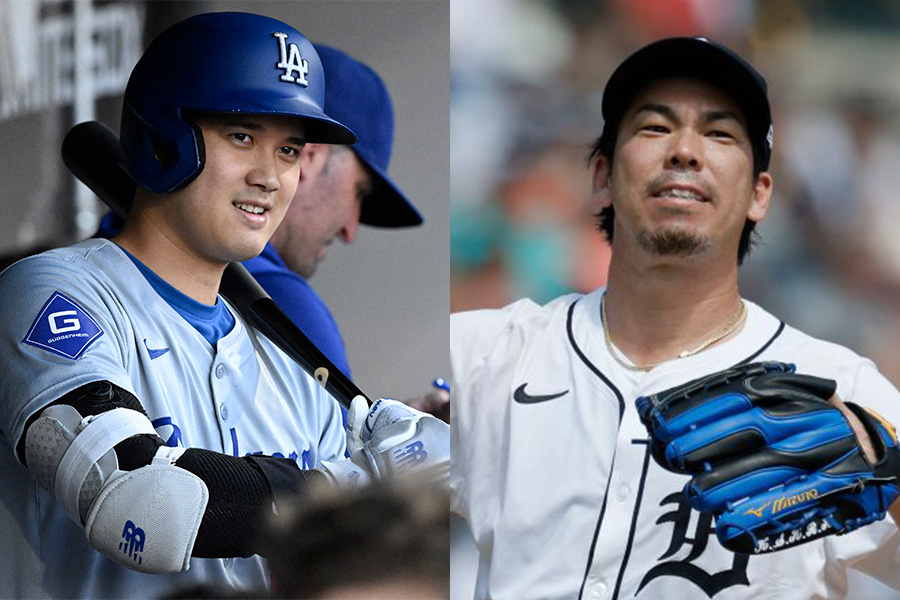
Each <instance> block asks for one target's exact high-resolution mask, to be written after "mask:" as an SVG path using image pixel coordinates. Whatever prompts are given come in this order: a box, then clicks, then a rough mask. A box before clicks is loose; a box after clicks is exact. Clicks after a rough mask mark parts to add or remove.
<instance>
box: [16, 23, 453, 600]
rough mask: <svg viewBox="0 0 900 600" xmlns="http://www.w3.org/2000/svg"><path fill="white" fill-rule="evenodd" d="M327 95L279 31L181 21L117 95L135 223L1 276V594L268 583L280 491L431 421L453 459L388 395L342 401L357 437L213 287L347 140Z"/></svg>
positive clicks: (312, 67)
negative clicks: (310, 172) (268, 544)
mask: <svg viewBox="0 0 900 600" xmlns="http://www.w3.org/2000/svg"><path fill="white" fill-rule="evenodd" d="M235 34H239V40H240V44H237V43H236V42H235V39H234V37H235ZM223 40H226V43H223ZM238 59H239V60H238ZM323 89H324V85H323V72H322V68H321V65H320V63H319V59H318V56H317V55H316V52H315V50H314V48H313V47H312V45H311V44H310V43H309V41H308V40H307V39H306V38H305V37H304V36H303V35H302V34H300V33H299V32H298V31H297V30H295V29H294V28H292V27H290V26H288V25H286V24H284V23H281V22H279V21H276V20H274V19H269V18H267V17H261V16H258V15H251V14H245V13H210V14H206V15H198V16H196V17H192V18H191V19H188V20H186V21H183V22H181V23H179V24H176V25H175V26H173V27H171V28H169V29H168V30H166V31H165V32H164V33H162V34H161V35H160V36H159V37H158V38H157V39H156V40H155V41H154V42H153V44H151V46H150V47H149V48H148V50H147V52H146V53H145V54H144V56H143V57H142V59H141V61H140V62H139V63H138V65H137V66H136V67H135V69H134V71H133V72H132V76H131V79H130V80H129V85H128V89H127V90H126V95H125V103H124V108H123V118H122V126H121V139H122V150H123V164H124V166H125V168H126V170H127V172H128V173H129V175H130V176H131V177H132V178H133V179H134V180H135V181H136V182H137V184H138V189H137V191H136V194H135V198H134V204H133V206H132V209H131V213H130V214H129V218H128V220H127V223H126V225H125V228H124V230H123V232H122V233H121V234H120V235H119V236H117V237H116V238H114V239H113V240H111V241H110V240H99V239H97V240H88V241H85V242H82V243H80V244H76V245H75V246H72V247H69V248H62V249H57V250H52V251H50V252H47V253H44V254H40V255H37V256H34V257H30V258H27V259H25V260H23V261H20V262H19V263H16V264H15V265H13V266H12V267H10V268H9V269H7V270H6V271H4V273H3V274H2V275H0V295H2V297H3V298H4V305H3V307H2V309H0V310H2V314H0V344H2V348H3V356H4V376H3V378H2V379H0V441H2V443H3V446H5V449H2V448H0V450H2V451H0V478H2V480H3V485H2V486H0V532H2V538H3V541H4V543H3V544H2V547H0V558H2V560H0V564H2V567H0V597H20V598H37V597H41V598H75V597H82V598H100V597H102V598H125V597H159V596H161V595H163V594H165V593H169V592H171V591H172V590H173V589H183V588H185V587H186V586H188V585H190V584H192V583H197V582H213V583H215V584H217V585H222V586H226V587H230V588H236V589H256V590H260V589H265V588H266V587H267V581H268V577H267V573H266V569H265V566H264V563H263V560H262V559H261V558H260V557H259V556H256V553H257V552H259V551H260V549H261V548H263V546H262V543H263V540H261V539H260V531H261V524H262V521H263V519H264V517H265V514H266V513H267V512H271V511H272V510H276V509H277V503H278V502H279V497H280V494H291V495H292V496H296V495H298V494H303V493H304V491H305V490H306V489H307V488H308V486H310V485H314V484H319V485H321V484H328V483H331V484H337V485H356V484H358V483H359V482H361V481H365V480H367V479H369V478H370V477H372V476H379V475H382V474H384V472H385V470H386V469H388V468H390V466H391V460H393V459H395V458H397V457H398V456H399V455H401V454H403V452H402V450H400V449H397V448H390V449H389V448H388V446H396V443H397V442H398V441H400V440H401V439H402V440H404V441H405V442H406V443H410V441H412V442H414V443H415V442H416V441H421V439H424V438H422V432H423V431H424V430H423V429H422V427H423V424H424V423H425V421H428V422H429V423H430V424H429V425H425V428H434V434H433V435H432V436H431V438H432V439H434V440H437V442H436V443H435V444H431V440H428V439H425V440H424V444H425V446H426V447H427V446H433V449H434V450H435V451H436V450H438V448H439V447H442V448H444V450H445V452H444V456H445V460H449V458H447V454H449V446H448V438H449V432H448V431H447V430H446V424H443V423H440V422H439V421H438V420H437V419H434V418H427V419H426V418H425V417H424V416H423V415H421V413H418V412H416V411H413V410H411V409H409V408H406V407H403V406H402V405H400V404H399V403H395V402H393V401H390V400H379V401H377V402H376V403H375V404H374V405H373V407H372V409H371V410H368V409H367V408H366V409H362V408H361V407H360V406H354V407H351V411H350V415H349V416H348V423H349V424H350V425H351V426H352V427H351V429H350V430H349V431H348V432H346V433H345V431H344V428H343V426H342V417H341V409H340V406H339V405H338V404H337V402H336V401H335V400H334V399H332V398H331V397H330V396H328V395H327V394H326V393H325V392H324V390H323V389H322V388H320V387H319V386H318V384H316V383H315V381H314V380H313V379H312V378H310V377H309V376H308V375H307V374H306V373H305V372H304V371H303V370H302V369H301V368H300V367H299V366H298V365H297V364H295V363H294V362H293V361H292V360H291V359H290V358H289V357H288V356H287V355H286V354H284V353H283V352H282V351H281V350H279V349H278V348H277V347H276V346H275V345H274V344H273V343H272V342H270V341H269V340H268V339H267V338H266V337H264V336H263V335H261V334H259V333H258V332H256V331H255V330H254V329H252V328H251V327H250V326H248V325H247V323H246V322H245V321H244V320H243V319H242V317H241V316H240V314H238V313H237V311H235V310H234V309H233V308H232V307H231V306H230V305H228V304H227V303H226V302H225V301H224V300H223V299H222V298H221V297H219V296H218V295H217V291H218V287H219V282H220V278H221V276H222V272H223V270H224V268H225V266H226V265H227V264H228V262H230V261H242V260H245V259H248V258H250V257H252V256H254V255H255V254H258V253H259V252H260V251H261V250H262V249H263V246H264V245H265V243H266V242H267V241H268V239H269V237H270V236H271V234H272V232H273V231H274V230H275V228H276V227H277V226H278V223H279V222H280V220H281V218H282V217H283V215H284V213H285V211H286V209H287V206H288V204H289V202H290V199H291V198H292V196H293V195H294V191H295V189H296V186H297V181H298V178H299V165H300V163H299V154H300V151H301V150H302V147H303V144H304V143H305V142H306V141H310V142H313V141H316V142H320V143H339V144H349V143H352V142H353V141H354V135H353V133H352V132H351V131H350V130H349V129H347V128H346V127H344V126H343V125H342V124H340V123H338V122H337V121H334V120H333V119H331V118H330V117H328V116H327V115H326V114H325V113H324V112H322V106H323ZM363 404H365V403H363ZM366 413H368V414H366ZM420 417H421V418H420ZM363 420H365V427H363V426H362V425H363ZM389 422H391V423H389ZM385 435H388V437H390V438H392V439H391V440H390V441H385V439H384V436H385ZM428 437H429V434H426V435H425V438H428ZM345 440H346V441H345ZM379 441H380V442H382V443H381V445H380V446H379V445H378V444H379ZM400 443H401V444H402V443H403V442H400ZM348 449H349V450H350V451H351V458H350V459H347V458H344V456H345V451H346V450H348ZM437 454H438V452H432V455H437ZM407 462H409V461H407ZM425 462H428V461H425ZM241 557H244V558H241ZM162 574H165V575H162Z"/></svg>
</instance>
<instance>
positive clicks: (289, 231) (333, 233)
mask: <svg viewBox="0 0 900 600" xmlns="http://www.w3.org/2000/svg"><path fill="white" fill-rule="evenodd" d="M371 188H372V182H371V177H370V176H369V174H368V173H367V172H366V169H365V168H364V167H363V164H362V162H361V161H360V160H359V157H357V156H356V153H355V152H353V151H352V150H350V149H349V148H347V147H345V146H327V145H324V144H309V145H307V147H306V148H304V150H303V158H302V168H301V172H300V185H299V186H298V187H297V193H296V195H295V196H294V201H293V203H292V204H291V208H290V210H288V212H287V215H286V216H285V218H284V221H283V222H282V224H281V226H280V227H279V228H278V231H276V232H275V235H274V237H273V238H272V244H273V245H274V246H275V248H276V249H277V250H278V253H279V254H280V255H281V257H282V258H283V259H284V261H285V264H287V266H288V268H290V269H291V270H292V271H295V272H297V273H299V274H300V275H302V276H303V277H306V278H309V277H311V276H312V275H313V273H315V270H316V267H317V266H318V264H319V262H321V261H322V260H323V259H324V258H325V254H326V252H327V249H328V246H329V245H330V244H331V242H333V241H334V240H335V239H339V240H341V241H342V242H344V243H345V244H351V243H353V240H354V239H355V238H356V231H357V228H358V227H359V214H360V209H361V206H362V201H363V198H365V197H366V195H368V193H369V191H370V190H371Z"/></svg>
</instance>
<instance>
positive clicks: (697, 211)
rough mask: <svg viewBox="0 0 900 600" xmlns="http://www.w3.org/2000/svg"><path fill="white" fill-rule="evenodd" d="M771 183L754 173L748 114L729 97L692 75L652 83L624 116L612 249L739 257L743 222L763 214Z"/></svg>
mask: <svg viewBox="0 0 900 600" xmlns="http://www.w3.org/2000/svg"><path fill="white" fill-rule="evenodd" d="M599 174H600V175H601V176H603V165H601V166H600V171H599ZM597 175H598V172H595V177H596V176H597ZM771 184H772V181H771V178H770V177H769V175H768V173H762V174H760V175H759V177H757V178H754V177H753V150H752V145H751V143H750V139H749V137H748V135H747V131H746V127H745V125H744V117H743V114H742V112H741V110H740V108H738V106H737V104H736V103H735V102H734V101H733V100H731V98H730V97H728V96H727V95H726V94H724V93H723V92H722V91H720V90H719V89H717V88H715V87H713V86H711V85H709V84H707V83H704V82H701V81H697V80H692V79H680V78H674V79H662V80H659V81H656V82H653V83H651V84H650V85H648V86H647V87H646V88H645V89H644V90H643V91H642V92H640V93H639V94H638V95H637V96H636V97H635V99H634V101H633V102H632V105H631V107H630V109H629V110H628V112H626V114H625V117H624V118H623V119H622V123H621V124H620V127H619V136H618V139H617V143H616V150H615V156H614V160H613V165H612V168H611V172H610V173H608V174H607V179H606V185H607V186H608V192H609V198H610V200H611V202H612V203H613V206H614V207H615V209H616V223H615V228H616V229H615V231H616V235H615V238H614V241H613V247H614V248H615V247H617V246H623V245H626V244H627V245H632V246H635V247H636V248H637V249H639V250H640V251H643V252H646V253H649V254H650V255H653V256H657V257H670V256H689V255H704V254H708V253H709V252H714V253H716V254H715V255H716V256H719V255H721V256H724V257H727V258H728V259H729V260H732V261H733V257H734V256H735V255H736V254H737V246H738V242H739V239H740V235H741V231H742V229H743V226H744V222H745V220H746V219H750V220H753V221H761V220H762V219H763V217H764V216H765V213H766V209H767V206H768V200H769V195H770V193H771Z"/></svg>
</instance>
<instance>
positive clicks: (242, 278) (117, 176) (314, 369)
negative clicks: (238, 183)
mask: <svg viewBox="0 0 900 600" xmlns="http://www.w3.org/2000/svg"><path fill="white" fill-rule="evenodd" d="M62 157H63V162H64V163H65V164H66V166H67V167H68V168H69V170H70V171H72V173H73V174H74V175H75V177H77V178H78V179H79V180H81V181H82V182H83V183H84V184H85V185H87V186H88V187H89V188H90V189H91V191H93V192H94V193H95V194H96V195H97V196H98V197H99V198H100V199H101V200H102V201H103V202H104V203H106V205H107V206H109V207H110V208H111V209H113V210H114V211H115V212H116V213H117V214H118V215H119V216H120V217H122V218H123V219H124V218H125V217H126V216H127V214H128V210H129V209H130V208H131V202H132V200H133V199H134V190H135V183H134V181H132V179H131V178H130V177H129V176H128V174H127V173H125V171H124V170H123V169H122V167H121V155H120V149H119V138H118V136H116V134H115V133H113V131H112V130H111V129H110V128H109V127H107V126H106V125H104V124H103V123H100V122H97V121H87V122H85V123H80V124H78V125H76V126H75V127H73V128H72V129H71V130H69V133H67V134H66V137H65V139H64V140H63V144H62ZM219 292H220V293H221V294H222V295H223V296H225V298H227V299H228V301H229V302H231V304H232V305H233V306H234V307H235V308H236V309H237V311H238V312H239V313H240V314H241V316H242V317H244V319H245V320H246V321H247V322H248V323H250V325H252V326H253V327H254V328H256V329H257V330H259V331H260V332H261V333H262V334H263V335H265V336H266V337H268V338H269V339H270V340H272V341H273V342H274V343H275V344H276V345H277V346H278V347H279V348H281V349H282V350H283V351H284V352H285V353H286V354H287V355H288V356H290V357H291V358H293V359H294V360H295V361H296V362H297V363H298V364H299V365H300V366H301V367H303V369H304V370H305V371H306V372H307V373H309V374H310V375H311V376H312V377H313V378H314V379H315V380H316V381H318V382H319V384H320V385H321V386H322V387H324V388H325V389H326V390H327V391H328V392H329V393H330V394H331V395H332V396H334V397H335V398H336V399H337V401H338V402H340V403H341V404H343V405H344V406H345V407H347V408H349V407H350V401H351V400H353V398H355V397H357V396H362V397H363V398H364V399H365V400H366V401H367V402H369V403H371V401H370V400H369V398H368V397H367V396H366V395H365V394H363V393H362V392H361V391H360V389H359V388H358V387H356V384H354V383H353V382H352V381H350V379H349V378H348V377H347V376H346V375H345V374H344V373H343V372H342V371H341V370H340V369H338V368H337V367H335V366H334V363H332V362H331V361H330V360H329V359H328V357H327V356H325V354H324V353H323V352H322V351H321V350H319V348H318V347H317V346H316V345H315V344H314V343H312V341H310V339H309V338H308V337H306V334H304V333H303V332H302V331H301V330H300V328H299V327H297V326H296V325H295V324H294V322H293V321H291V319H290V317H288V316H287V315H286V314H284V311H282V310H281V308H280V307H279V306H278V305H277V304H276V303H275V301H274V300H272V298H271V297H269V295H268V294H267V293H266V292H265V290H264V289H263V288H262V286H261V285H259V283H258V282H257V281H256V279H254V278H253V276H252V275H251V274H250V273H249V271H247V269H246V268H245V267H244V265H242V264H240V263H229V264H228V266H227V267H226V268H225V273H224V274H223V275H222V284H221V286H220V287H219Z"/></svg>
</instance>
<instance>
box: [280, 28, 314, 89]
mask: <svg viewBox="0 0 900 600" xmlns="http://www.w3.org/2000/svg"><path fill="white" fill-rule="evenodd" d="M272 35H273V36H275V37H277V38H278V49H279V50H280V51H281V60H280V61H279V62H278V65H277V67H278V68H279V69H284V75H282V76H281V78H280V79H281V81H287V82H288V83H296V84H297V85H302V86H303V87H306V86H308V85H309V82H308V81H307V80H306V74H307V73H309V64H308V63H307V61H306V60H304V59H303V57H302V56H300V48H298V47H297V44H290V45H288V43H287V42H286V40H287V36H288V34H286V33H273V34H272ZM288 47H290V56H288ZM294 72H297V73H298V74H299V76H297V77H295V76H294Z"/></svg>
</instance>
